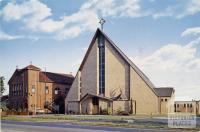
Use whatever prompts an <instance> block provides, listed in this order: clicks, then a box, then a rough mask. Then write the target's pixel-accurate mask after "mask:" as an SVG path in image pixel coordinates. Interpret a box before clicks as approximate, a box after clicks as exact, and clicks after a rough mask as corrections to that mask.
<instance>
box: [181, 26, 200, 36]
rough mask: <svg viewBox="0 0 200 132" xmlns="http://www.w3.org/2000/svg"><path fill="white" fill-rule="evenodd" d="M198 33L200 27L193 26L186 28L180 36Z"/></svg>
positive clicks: (199, 32)
mask: <svg viewBox="0 0 200 132" xmlns="http://www.w3.org/2000/svg"><path fill="white" fill-rule="evenodd" d="M198 34H200V27H193V28H188V29H186V30H185V31H184V32H183V33H182V34H181V36H188V35H198Z"/></svg>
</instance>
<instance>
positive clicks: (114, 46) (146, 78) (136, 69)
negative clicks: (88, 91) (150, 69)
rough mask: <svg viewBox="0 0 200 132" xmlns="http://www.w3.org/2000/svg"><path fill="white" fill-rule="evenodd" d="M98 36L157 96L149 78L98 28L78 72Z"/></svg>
mask: <svg viewBox="0 0 200 132" xmlns="http://www.w3.org/2000/svg"><path fill="white" fill-rule="evenodd" d="M99 34H102V35H103V36H104V37H105V38H106V39H107V41H108V42H109V43H110V45H111V46H112V47H113V48H114V49H115V50H116V52H118V53H119V55H120V56H121V57H122V58H123V59H124V60H125V61H126V62H127V63H128V64H129V65H130V66H131V67H132V68H133V69H134V70H135V72H136V73H137V74H138V75H139V76H140V77H141V78H142V79H143V80H144V82H145V83H146V84H147V85H148V86H149V87H150V88H151V90H152V91H153V92H154V93H155V94H156V95H157V96H158V94H157V93H156V92H155V90H154V88H155V86H154V84H153V83H152V82H151V81H150V80H149V78H148V77H147V76H146V75H145V74H144V73H143V72H142V71H141V70H140V69H139V68H138V67H137V66H136V65H135V64H134V63H133V62H132V61H131V60H130V59H129V58H128V57H127V56H126V55H125V54H124V53H123V52H122V51H121V50H120V49H119V48H118V47H117V46H116V45H115V43H114V42H113V41H112V40H111V39H110V38H109V37H108V36H107V35H106V34H105V33H104V32H102V31H101V30H100V29H99V28H98V29H97V31H96V33H95V35H94V37H93V39H92V41H91V43H90V45H89V48H88V50H87V52H86V54H85V56H84V58H83V61H82V63H81V65H80V67H79V70H81V69H82V67H83V65H84V63H85V61H86V59H87V57H88V55H89V51H90V50H91V48H92V46H93V45H94V42H95V40H96V38H97V37H98V35H99Z"/></svg>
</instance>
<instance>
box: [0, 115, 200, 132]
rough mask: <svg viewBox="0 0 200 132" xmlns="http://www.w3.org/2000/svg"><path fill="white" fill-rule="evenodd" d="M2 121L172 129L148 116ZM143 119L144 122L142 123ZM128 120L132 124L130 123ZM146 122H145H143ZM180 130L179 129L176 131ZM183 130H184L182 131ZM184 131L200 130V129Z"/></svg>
mask: <svg viewBox="0 0 200 132" xmlns="http://www.w3.org/2000/svg"><path fill="white" fill-rule="evenodd" d="M1 119H2V120H13V121H32V122H68V123H72V124H78V125H90V126H110V127H125V128H148V129H151V128H152V129H170V128H168V125H167V123H159V122H153V121H146V120H148V119H152V118H151V117H146V116H111V115H110V116H109V115H105V116H104V115H37V116H2V118H1ZM141 119H142V121H141ZM128 120H129V121H130V122H128ZM143 120H144V122H143ZM176 130H178V129H176ZM181 130H183V129H181ZM184 130H187V131H189V130H193V131H194V130H200V127H199V126H198V127H197V128H193V129H184Z"/></svg>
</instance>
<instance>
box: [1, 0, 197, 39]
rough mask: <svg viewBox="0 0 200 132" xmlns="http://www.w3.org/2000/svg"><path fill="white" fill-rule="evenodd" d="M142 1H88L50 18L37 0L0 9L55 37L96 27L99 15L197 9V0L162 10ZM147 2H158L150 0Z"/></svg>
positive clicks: (169, 14) (170, 13) (27, 26)
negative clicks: (71, 10)
mask: <svg viewBox="0 0 200 132" xmlns="http://www.w3.org/2000/svg"><path fill="white" fill-rule="evenodd" d="M144 3H145V2H144V1H143V0H101V1H98V0H87V1H86V2H84V3H83V4H82V5H81V6H80V9H79V10H78V11H76V12H74V13H72V14H70V15H65V16H62V17H60V18H59V19H56V20H55V19H53V13H52V9H51V8H50V7H48V6H47V5H46V4H44V3H42V2H41V1H39V0H29V1H23V2H18V3H17V2H16V1H12V2H8V3H7V4H6V5H5V6H4V7H3V8H2V10H1V11H0V17H2V18H3V20H5V21H6V22H10V21H20V22H22V23H23V24H25V28H24V29H28V30H29V29H31V31H33V32H39V33H43V34H46V35H51V36H53V37H52V38H55V39H57V40H63V39H67V38H73V37H77V36H79V35H80V34H82V33H84V32H87V31H89V32H91V31H94V30H96V28H97V27H98V21H99V17H111V18H112V19H114V18H122V17H129V18H137V17H143V16H152V17H153V18H160V17H175V18H183V17H186V16H188V15H194V14H196V13H198V12H200V2H199V0H191V1H181V2H180V1H176V2H174V4H171V3H170V2H169V3H167V4H166V5H167V6H164V7H163V8H162V9H160V8H156V7H154V6H152V7H151V8H146V5H145V4H144ZM146 3H148V4H152V3H159V1H154V0H153V1H152V0H149V1H148V2H146Z"/></svg>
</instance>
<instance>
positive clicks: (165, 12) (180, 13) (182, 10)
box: [151, 0, 200, 19]
mask: <svg viewBox="0 0 200 132" xmlns="http://www.w3.org/2000/svg"><path fill="white" fill-rule="evenodd" d="M199 12H200V1H199V0H190V1H187V0H180V1H177V2H176V3H175V4H171V5H168V6H167V7H166V8H163V9H162V10H157V11H156V10H154V11H153V12H152V13H151V15H152V17H153V18H155V19H158V18H161V17H174V18H177V19H180V18H183V17H186V16H190V15H194V14H196V13H199Z"/></svg>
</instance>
